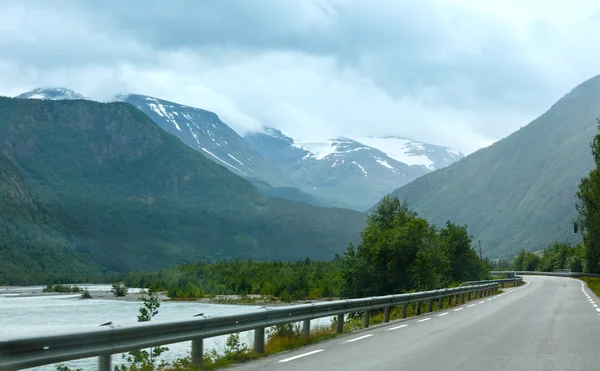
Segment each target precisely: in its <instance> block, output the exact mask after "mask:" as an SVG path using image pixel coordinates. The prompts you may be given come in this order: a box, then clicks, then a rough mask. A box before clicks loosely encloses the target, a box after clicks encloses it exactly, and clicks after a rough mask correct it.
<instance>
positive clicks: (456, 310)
mask: <svg viewBox="0 0 600 371" xmlns="http://www.w3.org/2000/svg"><path fill="white" fill-rule="evenodd" d="M463 309H465V308H458V309H454V311H455V312H458V311H459V310H463Z"/></svg>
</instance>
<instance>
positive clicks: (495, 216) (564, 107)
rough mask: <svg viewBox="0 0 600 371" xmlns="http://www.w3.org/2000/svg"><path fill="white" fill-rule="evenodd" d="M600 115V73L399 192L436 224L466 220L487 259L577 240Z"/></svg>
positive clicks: (398, 193) (397, 191)
mask: <svg viewBox="0 0 600 371" xmlns="http://www.w3.org/2000/svg"><path fill="white" fill-rule="evenodd" d="M598 117H600V76H597V77H594V78H592V79H590V80H588V81H586V82H584V83H583V84H581V85H579V86H578V87H576V88H575V89H573V90H572V91H571V92H570V93H569V94H567V95H566V96H565V97H563V98H562V99H560V100H559V101H558V102H557V103H555V104H554V105H553V106H552V108H551V109H550V110H548V111H547V112H546V113H544V114H543V115H542V116H540V117H539V118H537V119H536V120H534V121H533V122H531V123H530V124H529V125H527V126H525V127H523V128H521V129H520V130H519V131H517V132H515V133H513V134H512V135H510V136H508V137H507V138H504V139H502V140H501V141H499V142H497V143H494V144H493V145H491V146H490V147H487V148H484V149H481V150H479V151H477V152H475V153H473V154H471V155H470V156H467V157H466V158H464V159H462V160H460V161H459V162H457V163H455V164H453V165H451V166H449V167H447V168H444V169H441V170H438V171H435V172H433V173H430V174H427V175H425V176H423V177H421V178H418V179H416V180H415V181H413V182H412V183H409V184H407V185H406V186H404V187H401V188H400V189H398V190H396V191H394V192H393V194H394V195H397V196H398V197H400V198H401V199H403V198H405V199H406V200H407V201H408V203H409V205H410V207H411V208H414V209H415V210H416V211H417V212H418V213H419V215H421V216H423V217H425V218H427V219H428V220H430V221H432V222H434V223H436V224H438V225H441V224H442V223H444V221H445V220H447V219H449V220H452V221H453V222H456V223H458V224H468V226H469V230H470V231H471V232H472V233H473V235H474V238H475V240H478V239H481V244H482V249H483V252H484V254H485V255H487V256H489V257H514V256H515V255H516V254H517V252H518V251H519V250H520V249H522V248H524V249H525V250H527V251H537V250H541V249H543V248H545V247H547V245H548V244H549V243H551V242H553V241H561V242H577V241H579V240H580V237H579V235H576V234H574V233H573V226H572V224H571V219H572V218H574V217H575V215H576V210H575V202H576V199H575V193H576V192H577V186H578V185H579V181H580V179H581V178H582V177H583V176H585V175H587V173H588V172H589V171H590V170H591V169H592V168H593V159H592V155H591V153H590V142H591V141H592V139H593V138H594V135H595V134H596V118H598Z"/></svg>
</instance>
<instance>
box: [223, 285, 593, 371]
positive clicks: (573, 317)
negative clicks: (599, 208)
mask: <svg viewBox="0 0 600 371" xmlns="http://www.w3.org/2000/svg"><path fill="white" fill-rule="evenodd" d="M524 279H525V280H526V281H528V284H527V285H524V286H521V287H518V288H509V289H506V290H505V293H504V294H501V295H496V296H494V297H492V299H490V298H484V299H483V300H474V301H471V302H468V303H467V304H465V305H462V306H459V307H455V308H449V309H447V310H445V311H441V312H434V313H428V314H424V315H422V316H420V317H416V318H414V319H409V320H400V321H392V322H390V323H389V324H386V325H383V326H377V327H372V328H369V329H366V330H363V331H360V332H356V333H352V334H348V335H344V336H340V337H337V338H335V339H331V340H327V341H323V342H320V343H317V344H313V345H310V346H306V347H303V348H301V349H298V350H295V351H290V352H285V353H281V354H278V355H275V356H271V357H267V358H264V359H261V360H258V361H253V362H249V363H246V364H242V365H238V366H236V367H234V369H235V370H236V371H238V370H239V371H242V370H244V371H246V370H247V371H251V370H286V371H287V370H289V371H291V370H315V371H317V370H318V371H321V370H323V371H325V370H328V371H329V370H331V371H342V370H343V371H359V370H360V371H365V370H378V371H379V370H381V371H384V370H385V371H387V370H436V371H441V370H452V371H455V370H460V371H482V370H490V371H494V370H502V371H519V370H527V371H536V370H540V371H550V370H573V371H575V370H578V371H580V370H594V371H598V370H600V308H598V305H600V300H598V298H597V297H596V296H595V295H594V294H593V293H592V292H591V291H590V290H589V289H588V288H587V287H585V289H584V287H583V286H582V282H581V281H578V280H575V279H569V278H559V277H543V276H524Z"/></svg>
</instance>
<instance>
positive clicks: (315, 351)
mask: <svg viewBox="0 0 600 371" xmlns="http://www.w3.org/2000/svg"><path fill="white" fill-rule="evenodd" d="M324 350H325V349H317V350H313V351H312V352H308V353H304V354H300V355H297V356H293V357H290V358H286V359H282V360H280V361H279V362H289V361H293V360H295V359H298V358H302V357H306V356H310V355H311V354H315V353H319V352H322V351H324Z"/></svg>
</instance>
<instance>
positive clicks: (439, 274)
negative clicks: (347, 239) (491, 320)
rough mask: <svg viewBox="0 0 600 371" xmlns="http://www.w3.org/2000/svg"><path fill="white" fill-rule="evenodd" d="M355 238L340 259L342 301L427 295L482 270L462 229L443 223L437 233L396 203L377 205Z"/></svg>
mask: <svg viewBox="0 0 600 371" xmlns="http://www.w3.org/2000/svg"><path fill="white" fill-rule="evenodd" d="M361 236H362V241H361V243H360V245H359V246H358V247H357V248H355V247H354V245H352V244H350V245H349V246H348V248H347V250H346V252H345V254H344V256H343V258H342V261H343V271H342V278H343V286H342V290H341V293H342V296H344V297H364V296H376V295H387V294H392V293H401V292H406V291H410V290H414V289H422V290H427V289H433V288H438V287H442V286H445V285H447V284H448V283H450V281H451V280H452V279H453V278H454V276H456V277H459V279H461V278H463V277H469V278H473V279H479V278H480V276H481V274H482V272H483V271H484V270H485V268H484V265H485V264H484V263H483V262H482V261H481V259H479V258H478V257H477V255H476V254H475V253H474V252H473V251H472V249H471V247H470V242H471V239H470V236H469V234H468V232H467V227H466V226H456V225H454V224H452V223H447V225H446V229H443V230H441V231H440V232H438V231H437V229H436V228H435V226H432V225H430V224H429V223H428V222H427V220H425V219H423V218H420V217H419V216H418V215H417V213H416V212H414V211H413V210H410V209H409V208H408V205H407V203H406V202H400V200H399V199H398V198H397V197H390V196H386V197H384V198H383V199H382V200H381V202H380V203H379V204H378V205H377V207H376V208H375V210H374V211H373V212H372V214H371V215H369V218H368V222H367V226H366V227H365V229H364V230H363V231H362V233H361ZM463 260H466V261H463ZM455 271H456V273H453V272H455Z"/></svg>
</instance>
